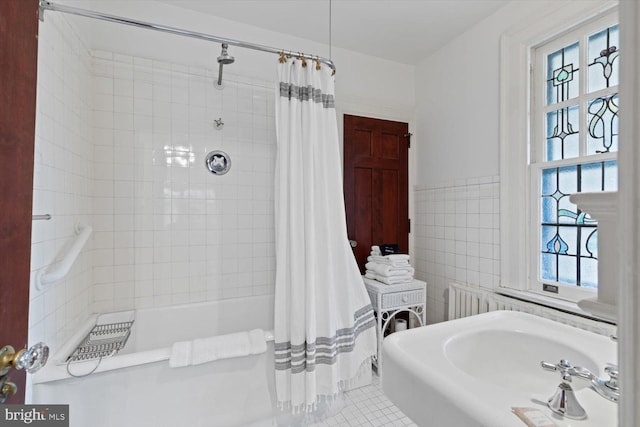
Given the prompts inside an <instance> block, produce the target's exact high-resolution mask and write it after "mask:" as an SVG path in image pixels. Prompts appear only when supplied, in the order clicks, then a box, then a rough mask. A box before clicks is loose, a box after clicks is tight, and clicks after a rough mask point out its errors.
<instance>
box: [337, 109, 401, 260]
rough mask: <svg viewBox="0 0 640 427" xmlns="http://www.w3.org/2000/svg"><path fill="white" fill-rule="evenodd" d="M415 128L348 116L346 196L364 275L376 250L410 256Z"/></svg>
mask: <svg viewBox="0 0 640 427" xmlns="http://www.w3.org/2000/svg"><path fill="white" fill-rule="evenodd" d="M408 158H409V126H408V124H407V123H400V122H392V121H388V120H380V119H372V118H367V117H358V116H350V115H346V114H345V116H344V197H345V205H346V210H347V231H348V234H349V239H350V240H352V241H355V242H356V243H357V246H356V247H355V248H354V253H355V256H356V259H357V260H358V266H359V267H360V271H361V272H364V265H365V264H366V262H367V261H366V260H367V256H369V252H370V251H371V245H379V244H383V243H397V244H398V245H399V250H400V252H401V253H408V251H409V203H408V200H409V199H408V191H409V189H408V185H409V184H408V176H409V174H408V169H409V165H408Z"/></svg>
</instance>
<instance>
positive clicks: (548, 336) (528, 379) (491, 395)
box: [382, 311, 617, 427]
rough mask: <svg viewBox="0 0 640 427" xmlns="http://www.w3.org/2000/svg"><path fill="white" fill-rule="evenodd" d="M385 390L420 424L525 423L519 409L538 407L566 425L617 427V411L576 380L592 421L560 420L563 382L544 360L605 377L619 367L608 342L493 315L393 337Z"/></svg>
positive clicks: (522, 316) (535, 320)
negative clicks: (556, 399) (552, 401)
mask: <svg viewBox="0 0 640 427" xmlns="http://www.w3.org/2000/svg"><path fill="white" fill-rule="evenodd" d="M383 354H384V355H383V361H384V364H383V366H382V373H383V375H382V386H383V390H384V392H385V393H386V394H387V396H388V397H389V399H390V400H391V401H392V402H393V403H395V404H396V406H398V407H399V408H400V409H401V410H402V411H403V412H404V413H405V414H406V415H407V416H409V417H410V418H411V419H412V420H413V421H414V422H415V423H416V424H418V425H419V426H438V427H439V426H447V427H456V426H460V427H472V426H487V427H499V426H513V427H518V426H520V427H522V426H524V425H525V424H524V423H523V422H522V421H521V420H520V419H519V418H518V417H516V416H515V415H514V414H513V413H512V411H511V408H512V407H528V408H535V409H538V410H540V411H542V412H543V413H545V414H546V415H547V417H549V419H551V420H553V421H554V422H555V423H556V425H558V426H559V427H560V426H598V427H605V426H616V425H617V405H616V404H615V403H613V402H610V401H608V400H606V399H604V398H602V397H600V396H599V395H597V393H595V392H594V391H593V390H589V387H588V384H587V383H586V381H582V380H580V379H576V380H574V381H573V388H574V390H575V391H576V396H577V397H578V401H579V402H580V403H581V404H582V406H583V407H584V408H585V410H586V411H587V419H586V420H582V421H576V420H570V419H566V418H562V417H560V416H558V415H556V414H553V413H552V412H551V410H550V409H549V408H547V406H546V402H547V399H548V398H549V397H550V396H551V395H552V394H553V393H554V392H555V390H556V388H557V386H558V384H560V376H559V374H557V373H554V372H549V371H545V370H543V369H542V368H541V367H540V361H542V360H544V361H547V362H551V363H554V364H555V363H558V362H559V361H560V359H567V360H569V361H570V362H571V363H572V364H573V365H574V366H582V367H585V368H587V369H589V370H591V371H592V372H594V373H596V374H597V375H599V376H601V377H606V375H605V374H604V371H603V368H604V367H605V365H606V364H607V363H616V362H617V354H616V345H615V343H613V342H611V340H609V338H607V337H604V336H601V335H598V334H594V333H591V332H587V331H584V330H581V329H577V328H574V327H571V326H567V325H564V324H561V323H558V322H554V321H551V320H548V319H543V318H541V317H538V316H534V315H530V314H526V313H519V312H513V311H494V312H490V313H484V314H480V315H477V316H471V317H466V318H463V319H457V320H453V321H450V322H444V323H439V324H435V325H430V326H426V327H422V328H416V329H411V330H408V331H405V332H399V333H395V334H392V335H390V336H389V337H388V338H386V339H385V341H384V345H383Z"/></svg>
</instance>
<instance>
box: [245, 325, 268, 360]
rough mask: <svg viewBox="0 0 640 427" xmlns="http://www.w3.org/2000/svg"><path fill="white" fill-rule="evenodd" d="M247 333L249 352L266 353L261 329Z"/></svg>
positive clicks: (265, 343)
mask: <svg viewBox="0 0 640 427" xmlns="http://www.w3.org/2000/svg"><path fill="white" fill-rule="evenodd" d="M248 333H249V352H250V353H251V354H262V353H264V352H265V351H267V340H266V338H265V335H264V331H263V330H262V329H253V330H251V331H249V332H248Z"/></svg>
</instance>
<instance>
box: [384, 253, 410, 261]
mask: <svg viewBox="0 0 640 427" xmlns="http://www.w3.org/2000/svg"><path fill="white" fill-rule="evenodd" d="M384 257H385V258H387V259H388V260H389V261H401V260H406V261H409V259H410V257H409V255H407V254H389V255H385V256H384Z"/></svg>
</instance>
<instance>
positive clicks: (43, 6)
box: [38, 0, 336, 72]
mask: <svg viewBox="0 0 640 427" xmlns="http://www.w3.org/2000/svg"><path fill="white" fill-rule="evenodd" d="M45 10H51V11H53V12H62V13H70V14H72V15H78V16H84V17H87V18H94V19H100V20H103V21H110V22H115V23H117V24H126V25H131V26H134V27H138V28H146V29H148V30H155V31H162V32H164V33H170V34H177V35H180V36H186V37H193V38H196V39H201V40H207V41H210V42H214V43H223V44H226V45H228V46H238V47H243V48H245V49H253V50H259V51H262V52H268V53H275V54H277V55H280V54H284V55H290V56H295V57H300V58H305V59H310V60H316V61H318V62H321V63H323V64H326V65H328V66H329V67H331V69H332V70H333V71H334V72H335V70H336V66H335V64H334V63H333V61H332V60H330V59H327V58H324V57H322V56H316V55H309V54H305V53H299V52H294V51H291V50H284V49H276V48H274V47H270V46H264V45H260V44H255V43H248V42H243V41H240V40H234V39H228V38H225V37H218V36H214V35H211V34H204V33H198V32H195V31H190V30H183V29H180V28H175V27H168V26H166V25H160V24H153V23H150V22H143V21H136V20H134V19H129V18H123V17H120V16H115V15H108V14H106V13H102V12H95V11H92V10H86V9H80V8H77V7H71V6H62V5H59V4H55V3H52V2H50V1H47V0H40V5H39V14H38V16H39V18H40V20H41V21H44V11H45Z"/></svg>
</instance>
